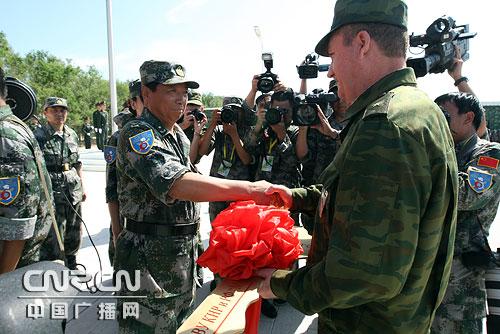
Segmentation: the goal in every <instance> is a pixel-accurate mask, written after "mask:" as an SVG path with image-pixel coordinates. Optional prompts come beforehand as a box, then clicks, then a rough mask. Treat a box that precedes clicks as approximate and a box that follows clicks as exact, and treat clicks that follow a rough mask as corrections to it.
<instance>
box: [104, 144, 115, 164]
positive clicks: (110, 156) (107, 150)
mask: <svg viewBox="0 0 500 334" xmlns="http://www.w3.org/2000/svg"><path fill="white" fill-rule="evenodd" d="M104 160H106V162H107V163H108V164H112V163H113V162H115V160H116V146H110V145H104Z"/></svg>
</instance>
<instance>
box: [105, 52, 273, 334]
mask: <svg viewBox="0 0 500 334" xmlns="http://www.w3.org/2000/svg"><path fill="white" fill-rule="evenodd" d="M140 73H141V82H142V96H143V99H144V104H145V107H146V109H145V110H144V112H143V115H142V117H140V118H137V119H133V120H131V121H129V122H128V123H127V124H125V126H124V128H123V129H122V131H121V133H120V138H119V140H118V150H117V168H118V198H119V202H120V213H121V214H122V215H123V216H124V219H125V227H124V230H123V231H122V232H121V233H120V235H119V236H118V240H117V242H116V253H115V258H114V260H115V261H114V269H115V270H126V271H127V272H129V273H130V276H131V277H132V280H133V282H135V280H134V277H135V270H138V271H139V272H140V282H139V283H140V288H139V290H138V291H128V290H127V287H126V286H125V285H124V284H122V290H121V291H120V292H119V294H120V295H123V296H127V295H140V296H142V295H146V296H147V298H141V299H134V300H132V301H134V302H138V303H139V304H140V315H139V318H138V319H135V318H132V317H127V318H126V319H122V317H120V320H119V326H120V332H121V333H174V332H175V330H176V329H177V328H178V327H179V326H180V325H181V324H182V322H183V321H184V320H185V319H186V318H187V316H189V315H190V314H191V313H192V311H193V308H194V297H195V293H196V290H195V279H196V266H195V261H196V259H197V249H198V248H197V242H198V237H197V229H198V224H199V219H200V217H199V214H200V207H199V204H197V203H195V202H201V201H225V200H228V201H229V200H236V199H243V200H244V199H255V200H258V201H265V200H266V197H265V195H263V192H264V190H265V189H266V187H268V186H269V184H268V183H265V182H260V183H254V184H252V183H250V182H245V181H233V180H224V179H218V178H212V177H208V176H203V175H200V174H198V173H196V171H195V168H194V166H193V165H192V164H191V162H190V160H189V146H190V145H189V140H188V139H187V137H186V135H185V134H184V132H183V131H182V129H181V128H180V127H179V125H178V124H177V123H176V122H177V120H178V119H179V118H180V116H181V115H182V113H183V111H184V109H185V107H186V103H187V92H188V88H198V87H199V85H198V84H197V83H196V82H194V81H190V80H188V79H187V78H186V76H185V69H184V67H183V66H182V65H180V64H178V63H174V62H165V61H153V60H151V61H146V62H144V63H143V64H142V65H141V67H140ZM124 301H127V300H126V299H120V300H119V309H120V307H121V305H122V303H123V302H124Z"/></svg>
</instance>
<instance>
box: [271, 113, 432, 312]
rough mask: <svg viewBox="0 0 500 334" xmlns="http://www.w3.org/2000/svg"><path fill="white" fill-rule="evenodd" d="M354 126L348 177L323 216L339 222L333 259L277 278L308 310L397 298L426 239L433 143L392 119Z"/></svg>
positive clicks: (276, 288)
mask: <svg viewBox="0 0 500 334" xmlns="http://www.w3.org/2000/svg"><path fill="white" fill-rule="evenodd" d="M351 131H356V133H355V135H354V136H350V137H349V139H347V138H346V139H347V140H346V141H344V143H343V145H348V146H345V147H348V148H345V147H344V149H345V150H346V151H345V152H348V154H347V155H346V156H345V157H344V159H343V160H341V159H338V161H337V160H334V163H335V162H336V161H337V163H339V164H340V163H341V165H339V166H337V170H338V173H339V174H340V176H339V179H338V185H337V186H336V192H335V194H330V195H329V196H328V198H327V199H326V206H325V208H326V209H325V210H326V212H324V213H323V214H324V216H327V217H329V221H328V223H329V224H331V225H332V228H331V234H330V238H329V244H328V251H327V253H326V255H325V257H324V258H322V259H321V260H320V261H319V262H317V263H314V264H308V265H306V266H305V267H302V268H300V269H298V270H296V271H294V272H287V271H282V270H278V271H276V272H275V274H274V275H273V277H272V279H271V287H272V290H273V292H274V293H275V294H276V295H277V296H278V297H281V298H284V299H286V300H287V301H288V302H289V303H290V304H291V305H292V306H293V307H295V308H297V309H298V310H299V311H301V312H303V313H306V314H313V313H317V312H320V311H322V310H324V309H326V308H351V307H354V306H358V305H362V304H366V303H369V302H372V301H383V300H389V299H391V298H392V297H394V296H396V295H397V294H399V293H400V291H401V289H402V287H403V285H404V283H405V281H406V280H407V276H408V273H409V271H410V269H411V266H412V263H413V261H414V257H415V252H416V248H417V242H418V241H419V222H420V216H421V214H422V212H421V210H422V208H424V207H425V204H424V203H425V202H426V201H427V200H428V198H429V194H430V192H431V187H432V177H431V174H430V171H431V166H430V164H429V157H428V155H427V153H426V150H425V147H423V146H422V145H420V144H419V143H418V142H417V141H415V140H414V139H413V137H411V136H410V135H408V134H407V133H406V132H405V131H404V130H403V129H401V128H398V127H397V126H395V125H394V124H393V123H391V122H390V121H387V120H380V119H377V118H375V119H365V120H363V121H360V125H359V128H358V129H351ZM410 153H411V154H410ZM374 162H377V163H374ZM334 189H335V188H334ZM316 194H317V193H316ZM296 197H297V196H294V200H295V198H296ZM306 198H307V196H306ZM297 204H300V202H299V203H297ZM294 207H295V204H294ZM435 228H436V230H439V229H440V228H441V226H436V227H435ZM433 233H435V234H437V235H439V233H438V231H433ZM422 288H424V287H422Z"/></svg>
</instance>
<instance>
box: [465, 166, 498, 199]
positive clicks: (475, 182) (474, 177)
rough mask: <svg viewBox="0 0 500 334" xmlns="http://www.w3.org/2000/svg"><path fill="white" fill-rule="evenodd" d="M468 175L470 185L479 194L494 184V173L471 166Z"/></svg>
mask: <svg viewBox="0 0 500 334" xmlns="http://www.w3.org/2000/svg"><path fill="white" fill-rule="evenodd" d="M468 175H469V177H468V181H469V185H470V187H471V188H472V190H474V191H475V192H477V193H478V194H479V193H482V192H485V191H486V190H488V189H490V187H491V185H492V184H493V175H492V174H490V173H486V172H482V171H480V170H477V169H472V168H469V171H468Z"/></svg>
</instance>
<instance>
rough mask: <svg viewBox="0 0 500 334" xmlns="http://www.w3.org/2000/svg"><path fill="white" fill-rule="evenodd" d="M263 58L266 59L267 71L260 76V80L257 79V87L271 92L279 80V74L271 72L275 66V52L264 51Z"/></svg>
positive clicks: (263, 91)
mask: <svg viewBox="0 0 500 334" xmlns="http://www.w3.org/2000/svg"><path fill="white" fill-rule="evenodd" d="M262 60H263V61H264V66H265V67H266V69H267V71H266V72H264V73H262V74H261V75H260V76H259V81H257V89H258V90H260V91H261V92H262V93H269V92H270V91H272V90H273V87H274V85H276V83H277V82H278V76H277V75H276V74H274V73H271V68H273V54H272V53H263V54H262Z"/></svg>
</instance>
